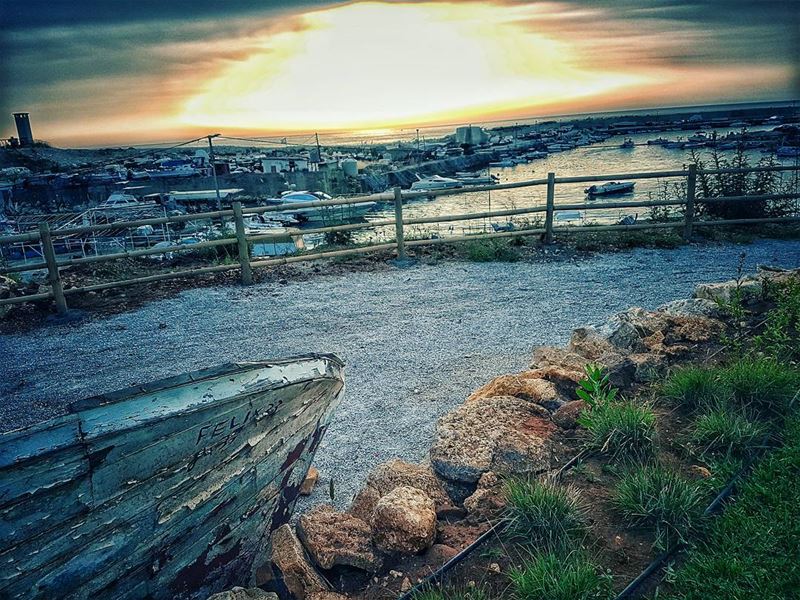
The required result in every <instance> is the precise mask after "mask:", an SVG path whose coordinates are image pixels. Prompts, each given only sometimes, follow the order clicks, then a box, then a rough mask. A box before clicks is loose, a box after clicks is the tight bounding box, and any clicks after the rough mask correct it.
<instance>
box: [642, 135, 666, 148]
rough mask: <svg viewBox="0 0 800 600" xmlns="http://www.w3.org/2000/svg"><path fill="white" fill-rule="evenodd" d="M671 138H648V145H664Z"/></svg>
mask: <svg viewBox="0 0 800 600" xmlns="http://www.w3.org/2000/svg"><path fill="white" fill-rule="evenodd" d="M668 142H669V140H668V139H667V138H662V137H658V138H656V139H654V140H647V145H648V146H663V145H664V144H666V143H668Z"/></svg>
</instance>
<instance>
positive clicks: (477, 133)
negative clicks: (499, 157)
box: [456, 125, 489, 146]
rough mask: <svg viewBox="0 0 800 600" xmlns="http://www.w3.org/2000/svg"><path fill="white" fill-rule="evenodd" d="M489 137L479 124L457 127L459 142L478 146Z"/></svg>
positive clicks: (457, 141) (457, 139)
mask: <svg viewBox="0 0 800 600" xmlns="http://www.w3.org/2000/svg"><path fill="white" fill-rule="evenodd" d="M488 139H489V136H488V135H487V134H486V132H485V131H484V130H483V128H482V127H478V126H477V125H466V126H464V127H459V128H457V129H456V143H457V144H469V145H471V146H477V145H480V144H485V143H486V141H487V140H488Z"/></svg>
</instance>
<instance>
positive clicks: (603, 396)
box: [575, 365, 617, 408]
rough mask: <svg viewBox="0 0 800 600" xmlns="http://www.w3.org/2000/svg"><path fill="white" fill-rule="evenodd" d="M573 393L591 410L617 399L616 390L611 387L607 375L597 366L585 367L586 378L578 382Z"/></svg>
mask: <svg viewBox="0 0 800 600" xmlns="http://www.w3.org/2000/svg"><path fill="white" fill-rule="evenodd" d="M575 393H576V394H578V398H580V399H581V400H583V401H584V402H586V403H587V404H588V405H589V406H591V407H592V408H594V407H595V406H596V405H598V404H607V403H609V402H613V401H614V399H615V398H616V397H617V390H616V388H614V387H612V386H611V382H610V380H609V376H608V373H605V372H604V371H603V369H602V368H601V367H599V366H597V365H587V366H586V378H585V379H581V380H580V381H579V382H578V389H577V390H575Z"/></svg>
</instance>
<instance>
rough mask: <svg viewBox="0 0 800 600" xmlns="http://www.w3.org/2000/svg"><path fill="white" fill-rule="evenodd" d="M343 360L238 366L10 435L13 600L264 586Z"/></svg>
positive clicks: (2, 446)
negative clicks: (261, 576) (276, 533)
mask: <svg viewBox="0 0 800 600" xmlns="http://www.w3.org/2000/svg"><path fill="white" fill-rule="evenodd" d="M343 386H344V381H343V365H342V363H341V362H340V361H339V359H337V358H336V357H334V356H331V355H308V356H303V357H298V358H294V359H288V360H280V361H274V362H257V363H244V364H231V365H226V366H223V367H219V368H215V369H207V370H202V371H197V372H193V373H189V374H186V375H182V376H179V377H173V378H170V379H165V380H161V381H158V382H155V383H152V384H148V385H144V386H141V387H135V388H129V389H126V390H122V391H120V392H115V393H112V394H106V395H102V396H98V397H95V398H91V399H88V400H84V401H80V402H77V403H75V404H73V405H72V406H71V407H70V412H69V414H67V415H65V416H63V417H58V418H55V419H52V420H50V421H47V422H44V423H41V424H39V425H36V426H33V427H30V428H27V429H23V430H19V431H15V432H10V433H6V434H4V435H0V540H1V541H2V545H0V598H3V599H6V598H8V599H15V598H48V599H53V598H68V599H78V598H81V599H85V598H92V599H96V600H100V599H103V598H114V600H123V599H133V598H153V599H161V598H170V599H178V598H186V599H188V598H192V599H194V598H199V599H201V600H205V598H206V597H207V596H208V595H210V594H211V593H214V592H217V591H220V590H222V589H224V588H227V587H230V586H232V585H246V584H248V583H253V582H254V579H257V577H256V573H257V572H258V571H259V568H260V567H262V566H264V565H265V563H266V562H267V561H268V553H267V549H268V546H269V539H270V533H271V532H272V531H273V530H274V529H276V528H277V527H279V526H280V525H282V524H283V523H285V522H286V521H287V520H288V519H289V516H290V514H291V511H292V509H293V507H294V503H295V500H296V498H297V495H298V492H299V487H300V484H301V483H302V480H303V478H304V477H305V475H306V472H307V471H308V468H309V467H310V464H311V459H312V458H313V455H314V452H315V451H316V449H317V447H318V445H319V443H320V440H321V439H322V436H323V434H324V432H325V429H326V428H327V426H328V424H329V422H330V419H331V415H332V412H333V410H334V409H335V407H336V405H337V404H338V401H339V399H340V397H341V395H342V390H343Z"/></svg>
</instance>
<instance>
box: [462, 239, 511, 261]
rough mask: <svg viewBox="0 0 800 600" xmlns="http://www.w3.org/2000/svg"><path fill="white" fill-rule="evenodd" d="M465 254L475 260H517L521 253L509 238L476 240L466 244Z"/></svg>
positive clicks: (469, 258)
mask: <svg viewBox="0 0 800 600" xmlns="http://www.w3.org/2000/svg"><path fill="white" fill-rule="evenodd" d="M463 251H464V256H465V257H466V258H467V259H468V260H471V261H474V262H495V261H497V262H516V261H518V260H519V259H520V253H519V250H518V249H517V247H516V246H514V245H513V244H512V243H511V242H509V241H508V240H503V239H500V240H475V241H472V242H466V243H465V244H464V248H463Z"/></svg>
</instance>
